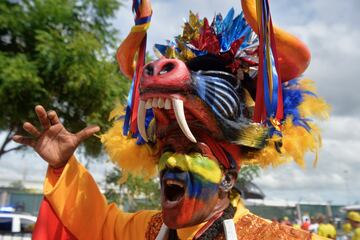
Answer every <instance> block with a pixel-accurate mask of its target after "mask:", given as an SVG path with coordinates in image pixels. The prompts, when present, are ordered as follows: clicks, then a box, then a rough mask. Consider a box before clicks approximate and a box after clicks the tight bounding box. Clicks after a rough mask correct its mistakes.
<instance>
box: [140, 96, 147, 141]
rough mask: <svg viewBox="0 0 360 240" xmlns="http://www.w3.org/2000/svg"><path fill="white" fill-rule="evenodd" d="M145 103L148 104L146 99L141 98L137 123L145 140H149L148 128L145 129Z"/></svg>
mask: <svg viewBox="0 0 360 240" xmlns="http://www.w3.org/2000/svg"><path fill="white" fill-rule="evenodd" d="M145 105H146V103H145V101H143V100H140V103H139V108H138V115H137V125H138V130H139V133H140V135H141V137H142V138H143V139H144V140H145V142H147V141H148V137H147V134H146V129H145V117H146V109H145Z"/></svg>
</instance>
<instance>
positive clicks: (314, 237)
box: [311, 234, 329, 240]
mask: <svg viewBox="0 0 360 240" xmlns="http://www.w3.org/2000/svg"><path fill="white" fill-rule="evenodd" d="M311 239H312V240H329V238H326V237H321V236H319V235H315V234H313V235H312V237H311Z"/></svg>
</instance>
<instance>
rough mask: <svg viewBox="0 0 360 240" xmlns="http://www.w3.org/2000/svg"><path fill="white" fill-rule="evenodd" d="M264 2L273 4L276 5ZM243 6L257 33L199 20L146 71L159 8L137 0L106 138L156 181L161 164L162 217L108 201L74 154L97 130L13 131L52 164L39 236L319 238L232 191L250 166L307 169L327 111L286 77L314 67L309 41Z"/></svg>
mask: <svg viewBox="0 0 360 240" xmlns="http://www.w3.org/2000/svg"><path fill="white" fill-rule="evenodd" d="M258 6H259V7H260V8H261V9H266V8H268V5H267V1H258ZM243 9H244V13H245V17H246V18H247V21H248V22H249V23H250V25H251V27H250V25H249V24H248V23H247V22H246V21H245V19H244V18H243V15H239V16H238V17H235V18H234V10H233V9H232V10H230V11H229V13H228V14H227V16H226V17H225V18H223V17H222V16H221V15H217V16H216V17H215V18H214V22H213V23H212V24H209V23H208V21H207V19H203V20H200V19H199V17H198V16H196V15H194V14H191V15H190V19H189V22H188V23H186V24H185V27H184V32H183V34H182V35H180V36H178V37H177V38H176V41H175V42H169V45H167V46H163V45H157V49H158V50H157V53H158V54H160V55H161V57H160V58H159V59H158V60H156V61H154V62H151V63H149V64H147V65H146V66H142V64H141V63H142V61H143V59H142V57H144V53H145V49H144V39H145V38H144V37H145V35H146V34H145V32H144V31H145V30H146V29H147V25H146V24H147V21H149V14H150V13H151V12H152V11H151V8H150V3H149V1H134V11H135V12H136V14H137V17H136V21H135V22H136V26H135V27H134V28H133V29H132V32H131V33H130V34H129V36H128V38H127V39H126V40H125V41H124V42H123V43H122V45H121V47H120V49H119V51H118V56H117V57H118V61H119V64H120V68H121V70H122V71H123V73H124V74H126V75H128V76H130V77H132V76H133V74H134V69H133V59H134V57H135V56H137V57H138V61H137V67H136V69H135V75H134V81H133V86H132V89H131V91H130V94H129V99H128V101H129V102H128V107H127V111H126V114H125V118H124V120H123V123H122V122H121V121H116V122H115V123H114V127H113V128H112V129H111V130H109V132H108V133H106V134H104V135H102V142H103V143H104V144H105V147H106V149H107V151H108V152H109V154H110V157H111V158H112V159H113V160H114V161H115V162H117V163H118V164H119V165H120V166H121V168H122V170H123V171H128V172H132V173H134V174H143V175H145V176H151V175H153V174H154V172H155V170H154V169H158V171H159V177H160V183H161V208H162V210H161V211H140V212H137V213H134V214H129V213H124V212H122V211H120V210H119V209H117V208H116V207H115V205H108V204H107V202H106V200H105V198H104V196H103V195H102V194H101V193H100V192H99V190H98V188H97V186H96V184H95V182H94V180H93V179H92V177H91V176H90V174H89V173H88V172H87V171H86V169H85V168H84V167H82V166H81V165H80V164H79V163H78V161H77V160H76V158H75V157H74V156H73V153H74V151H75V149H76V147H77V146H78V145H79V144H80V142H81V141H82V140H84V139H86V138H88V137H90V136H91V135H92V134H94V133H95V132H97V131H99V128H98V127H88V128H86V129H84V130H82V131H80V132H78V133H76V134H73V133H70V132H68V131H67V130H66V129H65V128H64V126H63V125H62V124H61V123H60V122H59V118H58V116H57V115H56V113H55V112H53V111H49V112H46V110H45V109H44V108H43V107H42V106H37V107H36V108H35V111H36V114H37V115H38V117H39V121H40V123H41V125H42V127H43V129H42V130H39V129H37V128H36V127H34V125H33V124H31V123H25V124H24V129H25V130H26V131H27V132H28V133H29V134H31V135H32V136H33V138H26V137H24V136H14V140H15V141H16V142H19V143H22V144H26V145H29V146H32V147H33V148H34V149H35V150H36V151H37V152H38V154H39V155H40V156H41V157H42V158H43V159H44V160H45V161H47V162H48V163H49V169H48V172H47V176H46V180H45V185H44V195H45V199H46V201H45V202H44V204H43V206H42V207H43V208H42V209H44V210H43V211H42V210H41V211H40V217H39V223H38V225H37V230H36V231H35V234H34V238H35V239H40V238H41V239H51V238H52V239H54V238H59V239H60V238H61V237H63V236H65V238H64V239H66V238H70V239H75V238H77V239H106V240H108V239H109V240H111V239H289V240H290V239H319V237H317V236H315V235H312V234H311V233H310V232H307V231H303V230H295V229H293V228H291V227H289V226H286V225H282V224H279V223H275V222H271V221H268V220H265V219H262V218H260V217H258V216H255V215H253V214H251V213H250V212H249V211H248V210H247V209H245V208H244V206H243V205H242V203H241V200H240V196H239V195H238V194H237V193H236V191H234V190H233V186H234V183H235V180H236V178H237V172H238V170H239V168H240V167H241V164H243V163H244V162H246V161H249V162H253V163H254V162H255V163H257V164H260V165H262V166H266V165H269V164H272V165H276V164H279V163H282V162H284V161H286V159H290V158H293V159H295V161H297V162H298V163H299V164H302V163H303V161H304V160H303V156H304V154H305V152H306V151H308V150H312V151H316V149H317V147H318V146H319V135H318V132H317V131H316V126H315V125H314V124H313V123H311V122H310V121H309V117H310V116H312V115H317V116H320V115H321V112H322V110H324V106H325V108H326V104H325V103H324V102H323V101H322V100H320V99H318V98H317V97H316V95H315V94H314V93H313V90H312V89H311V88H310V87H309V85H308V84H309V83H308V82H298V81H289V80H291V79H293V78H296V77H298V76H299V75H301V73H302V72H303V71H304V70H305V69H306V67H307V64H308V61H309V58H310V55H309V52H308V50H307V48H306V46H305V45H303V44H302V43H301V42H300V41H299V40H298V39H296V38H295V37H293V36H291V35H289V34H288V33H286V32H284V31H282V30H280V29H277V28H275V30H276V31H277V32H276V34H274V32H273V31H272V30H273V27H272V24H271V21H270V19H271V18H270V16H269V11H267V10H266V11H261V12H262V14H263V15H264V16H263V17H260V18H259V19H257V20H256V9H255V2H254V1H245V0H244V1H243ZM264 20H266V21H265V22H263V23H262V24H261V26H262V27H259V28H257V26H258V24H257V22H256V21H260V22H262V21H264ZM267 24H269V25H268V26H271V27H270V28H268V27H265V26H267ZM252 29H254V31H258V32H259V34H258V35H259V36H258V37H257V36H256V33H255V32H254V31H253V30H252ZM255 29H256V30H255ZM275 42H277V43H281V44H280V45H279V46H278V48H277V50H276V49H275V46H274V45H275ZM266 43H268V44H266ZM259 49H261V50H259ZM262 50H263V51H262ZM137 51H138V54H135V53H136V52H137ZM266 59H267V60H270V61H267V60H266ZM279 63H281V64H280V65H279ZM258 75H259V78H258ZM280 75H281V76H282V78H280V77H279V76H280ZM257 79H258V80H257ZM269 83H271V84H270V85H271V86H269ZM269 93H270V95H271V97H270V95H268V94H269ZM120 115H121V114H120ZM113 117H115V118H116V119H120V118H118V117H120V116H118V115H117V114H116V112H115V113H114V114H113ZM122 125H123V126H122ZM121 132H123V133H124V135H125V136H123V135H122V134H121ZM48 219H51V222H52V223H51V224H49V221H47V220H48ZM52 226H56V227H55V228H54V227H52ZM62 226H64V228H63V227H62ZM49 228H54V230H52V231H49V230H48V229H49ZM56 234H58V235H56ZM59 234H60V235H61V236H60V237H59Z"/></svg>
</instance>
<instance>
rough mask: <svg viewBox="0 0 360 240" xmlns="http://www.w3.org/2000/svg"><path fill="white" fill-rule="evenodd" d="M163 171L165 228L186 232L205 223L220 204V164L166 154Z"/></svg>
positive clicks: (200, 157) (181, 155) (162, 160)
mask: <svg viewBox="0 0 360 240" xmlns="http://www.w3.org/2000/svg"><path fill="white" fill-rule="evenodd" d="M159 170H160V171H161V193H162V209H163V219H164V222H165V224H166V225H167V226H168V227H170V228H182V227H186V226H192V225H196V224H199V223H201V222H203V221H204V220H205V219H206V218H207V217H208V216H209V214H210V213H211V212H212V211H213V209H214V207H215V205H216V204H217V202H218V199H219V197H218V192H219V183H220V181H221V178H222V172H221V169H220V167H219V165H218V164H217V162H216V161H214V160H211V159H209V158H207V157H205V156H202V155H201V154H199V153H193V154H190V155H186V154H179V153H169V152H168V153H164V154H163V155H162V156H161V159H160V162H159Z"/></svg>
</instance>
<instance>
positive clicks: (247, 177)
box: [236, 165, 260, 184]
mask: <svg viewBox="0 0 360 240" xmlns="http://www.w3.org/2000/svg"><path fill="white" fill-rule="evenodd" d="M259 175H260V167H259V166H258V165H243V166H241V169H240V171H239V173H238V178H237V180H236V181H237V182H238V183H240V184H244V183H245V182H252V181H253V180H254V179H255V178H256V177H258V176H259Z"/></svg>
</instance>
